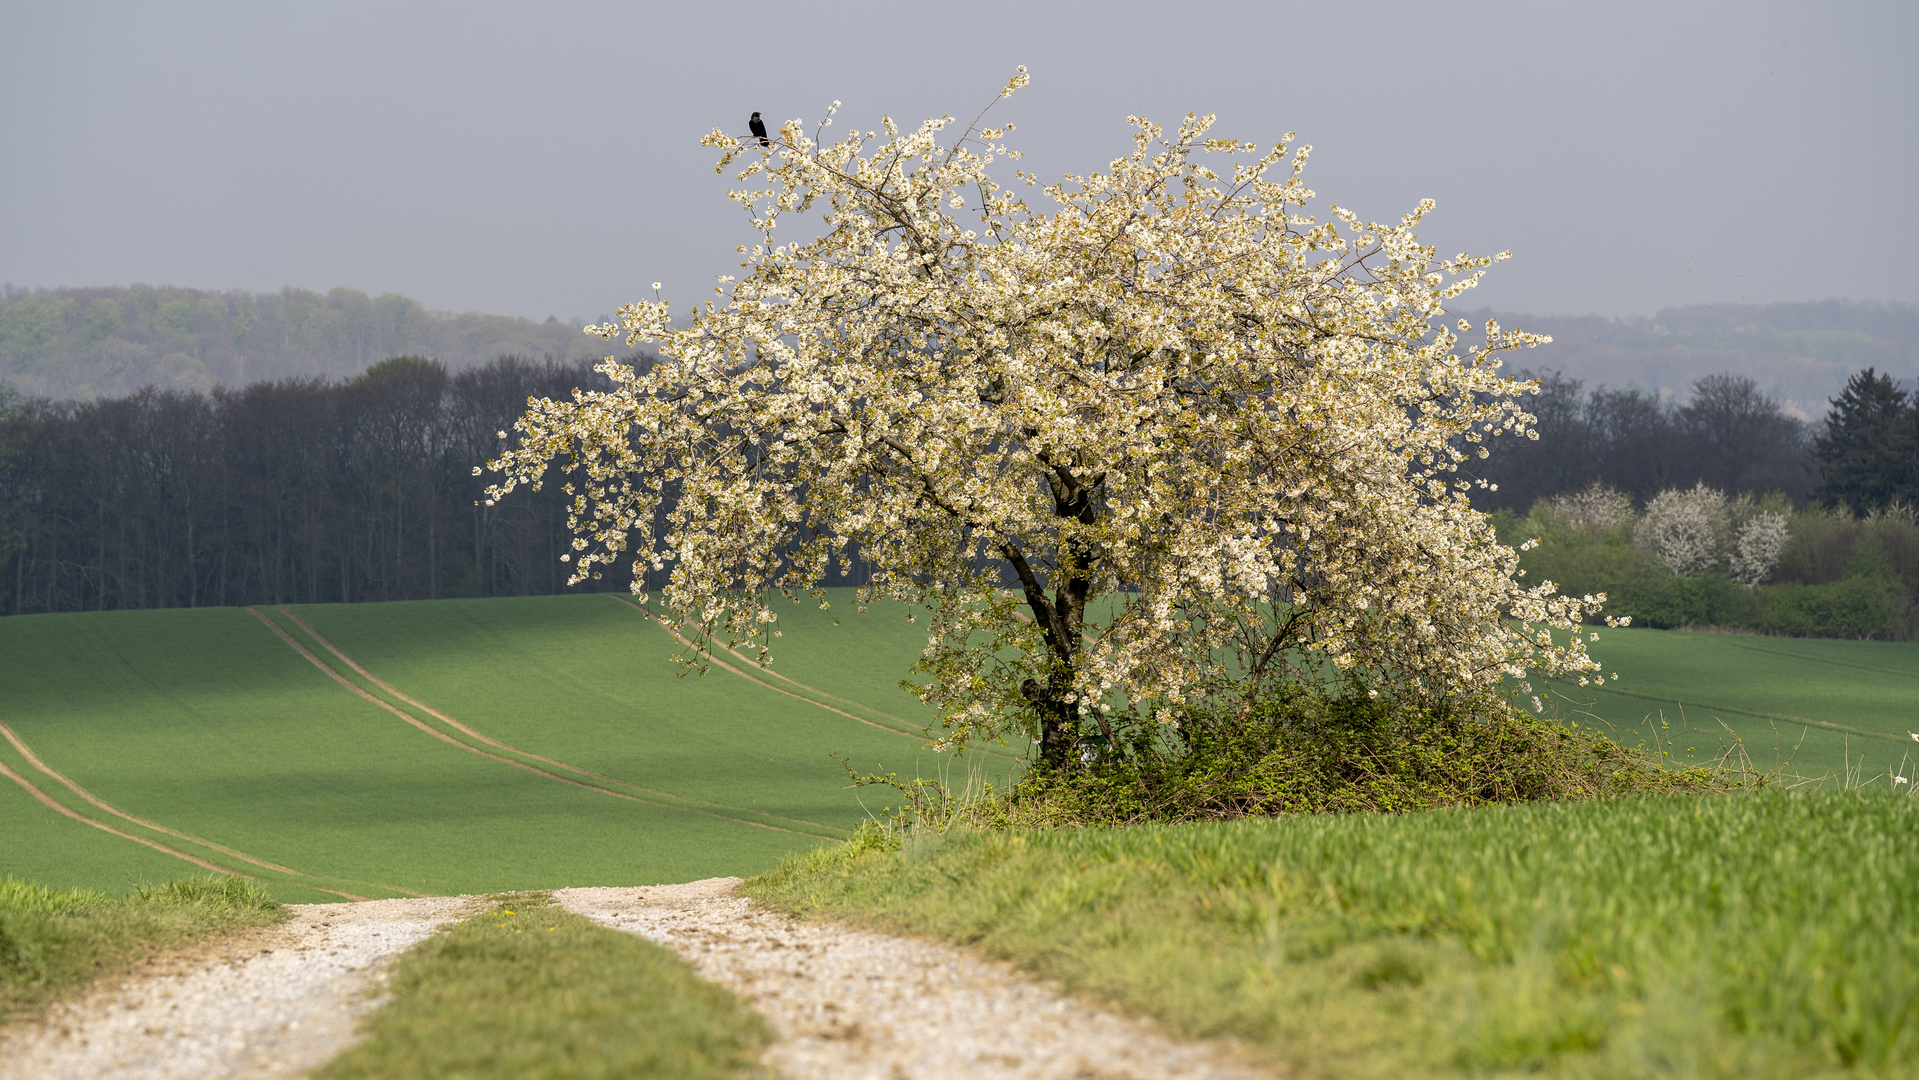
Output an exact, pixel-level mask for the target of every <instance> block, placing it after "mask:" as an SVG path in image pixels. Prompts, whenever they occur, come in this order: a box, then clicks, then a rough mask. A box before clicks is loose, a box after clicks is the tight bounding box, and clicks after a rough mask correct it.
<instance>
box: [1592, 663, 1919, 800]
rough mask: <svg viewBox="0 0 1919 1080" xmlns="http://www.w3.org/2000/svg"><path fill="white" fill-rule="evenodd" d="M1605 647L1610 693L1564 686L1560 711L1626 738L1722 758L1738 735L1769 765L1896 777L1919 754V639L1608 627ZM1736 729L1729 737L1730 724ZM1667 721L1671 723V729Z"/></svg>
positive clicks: (1812, 772) (1807, 772)
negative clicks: (1917, 734)
mask: <svg viewBox="0 0 1919 1080" xmlns="http://www.w3.org/2000/svg"><path fill="white" fill-rule="evenodd" d="M1599 635H1600V640H1599V641H1598V642H1597V643H1596V644H1594V645H1593V646H1592V647H1591V648H1592V653H1593V656H1594V657H1596V658H1597V659H1598V660H1599V661H1600V662H1601V663H1603V664H1604V665H1605V666H1606V669H1607V670H1608V671H1617V672H1619V673H1620V676H1619V681H1617V682H1607V683H1606V684H1605V687H1604V688H1603V689H1601V690H1599V691H1598V692H1596V693H1595V692H1592V691H1590V690H1582V689H1581V688H1579V687H1577V686H1572V685H1568V684H1557V685H1556V686H1555V688H1554V689H1555V691H1556V694H1555V696H1556V702H1555V704H1556V705H1557V707H1558V708H1559V709H1560V711H1561V712H1562V713H1563V714H1565V715H1567V716H1570V717H1572V718H1573V719H1580V720H1585V719H1586V716H1583V715H1581V714H1582V713H1585V714H1590V715H1591V716H1594V717H1597V718H1599V719H1601V720H1603V721H1605V723H1606V726H1604V727H1602V728H1601V730H1603V731H1606V733H1607V734H1609V735H1612V736H1613V737H1614V738H1615V739H1618V740H1619V741H1621V742H1626V743H1629V744H1631V743H1636V742H1639V741H1640V740H1642V739H1643V740H1646V741H1648V742H1653V741H1657V742H1659V743H1660V745H1661V746H1662V747H1663V746H1664V745H1665V743H1666V741H1667V740H1668V739H1671V740H1672V749H1673V751H1674V754H1675V756H1676V757H1679V758H1682V759H1683V758H1684V757H1686V756H1687V753H1688V751H1689V750H1690V751H1692V752H1693V754H1694V756H1696V757H1710V756H1716V755H1717V754H1718V753H1720V752H1721V749H1722V747H1723V746H1726V745H1730V743H1731V739H1732V738H1733V737H1735V736H1736V737H1738V738H1739V739H1741V740H1742V743H1743V746H1744V748H1745V751H1746V753H1747V754H1748V755H1749V756H1750V757H1751V758H1752V760H1753V762H1754V764H1755V765H1757V766H1759V767H1760V768H1762V769H1772V768H1776V767H1779V766H1782V765H1783V766H1784V767H1785V768H1786V770H1787V771H1789V772H1792V773H1796V774H1799V775H1801V776H1823V775H1832V776H1835V777H1839V778H1844V777H1845V775H1846V774H1847V772H1848V771H1849V770H1851V771H1854V772H1855V773H1856V774H1857V775H1858V779H1860V780H1862V781H1863V780H1865V779H1868V778H1870V777H1873V776H1877V777H1878V778H1879V779H1878V780H1877V783H1878V784H1879V785H1880V786H1881V787H1884V786H1885V785H1886V784H1888V783H1889V778H1888V776H1887V774H1888V773H1892V774H1898V773H1900V772H1904V774H1905V775H1907V776H1911V775H1912V773H1911V772H1910V771H1909V769H1901V768H1900V766H1901V764H1902V763H1909V762H1910V761H1911V760H1914V759H1919V743H1915V742H1914V741H1913V740H1912V737H1911V735H1910V732H1913V731H1919V642H1876V641H1834V640H1826V639H1814V638H1779V637H1759V636H1753V635H1734V634H1700V633H1686V632H1681V631H1676V630H1640V629H1626V630H1601V631H1599ZM1722 722H1723V723H1724V724H1725V725H1726V727H1729V728H1731V729H1732V734H1731V735H1728V734H1727V733H1726V731H1725V729H1723V728H1721V726H1720V724H1721V723H1722ZM1662 723H1663V724H1664V725H1668V727H1665V728H1662V726H1661V725H1662Z"/></svg>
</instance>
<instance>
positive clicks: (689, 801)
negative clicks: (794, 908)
mask: <svg viewBox="0 0 1919 1080" xmlns="http://www.w3.org/2000/svg"><path fill="white" fill-rule="evenodd" d="M274 610H275V611H278V612H279V613H280V614H282V615H285V616H286V617H287V618H288V619H290V620H292V622H293V623H294V625H296V626H298V627H299V628H300V629H301V630H302V631H303V632H305V633H306V635H307V636H308V637H311V638H312V639H313V640H314V641H317V642H319V643H320V647H321V648H324V649H325V650H326V651H328V652H330V653H332V654H333V655H334V656H336V657H338V658H339V659H340V662H341V663H343V664H345V665H346V666H348V667H350V668H352V669H353V670H354V671H355V672H358V673H359V675H360V677H361V678H363V679H365V680H366V681H368V682H370V683H372V684H373V685H375V686H377V687H379V688H380V689H382V690H384V691H386V692H387V693H389V694H392V695H393V696H394V697H396V698H399V699H400V700H401V701H404V702H406V703H407V704H408V705H411V706H413V707H414V708H416V709H419V710H420V711H421V712H424V713H426V714H427V715H428V716H431V717H433V718H434V719H436V720H439V721H440V722H441V723H444V724H446V725H447V726H448V727H450V728H453V729H454V730H456V731H459V732H462V733H464V734H466V735H468V736H470V737H472V738H474V739H477V740H479V741H480V742H483V743H485V744H486V745H488V746H491V747H493V748H494V749H496V750H504V751H506V752H507V753H509V754H518V755H519V756H521V757H524V758H531V759H533V760H534V761H538V762H542V763H544V764H547V765H551V766H553V767H554V768H556V769H563V770H565V771H567V772H570V773H573V774H574V775H576V776H584V777H586V778H588V779H590V780H598V781H601V782H602V783H607V784H618V785H619V786H621V787H626V788H632V789H633V790H634V791H642V792H645V793H646V794H648V795H651V796H654V797H655V798H659V799H664V800H666V801H668V802H670V803H672V804H674V805H675V806H679V807H682V808H684V809H689V810H700V809H702V808H704V809H709V810H732V811H735V812H738V811H739V810H740V808H739V807H737V806H728V805H726V804H725V803H716V802H712V801H710V800H706V799H695V798H692V797H691V796H687V795H679V794H676V793H674V792H671V791H663V790H661V789H659V788H653V787H648V786H646V785H645V784H636V783H633V782H632V781H630V780H621V779H620V778H618V777H616V776H606V775H603V774H601V773H596V772H594V771H592V770H591V769H583V768H581V767H579V766H578V765H574V764H571V763H569V762H565V761H560V760H559V759H557V758H550V757H544V756H542V755H540V754H536V753H534V752H533V751H531V750H522V749H520V748H519V747H517V746H513V745H511V744H508V743H503V742H501V741H499V740H498V739H495V738H492V737H490V736H488V735H486V734H484V733H482V732H480V731H476V730H475V729H473V728H472V727H469V726H468V725H466V724H463V723H461V722H460V721H458V720H455V719H454V718H453V717H451V716H448V715H447V714H445V713H443V712H441V711H440V710H438V709H435V708H434V707H433V706H431V705H428V704H427V703H426V702H424V701H421V700H419V699H418V698H414V697H409V696H408V695H407V694H405V693H404V692H402V691H401V690H400V688H399V687H397V686H394V685H393V684H392V683H389V682H387V681H385V680H384V679H381V678H380V677H379V676H378V675H375V674H373V673H372V672H371V671H368V670H367V669H366V668H365V667H363V666H361V664H360V662H359V661H357V660H355V659H353V657H351V656H348V655H347V654H346V653H345V652H344V651H343V650H342V649H341V648H340V647H339V646H338V645H335V644H334V643H333V642H331V641H329V640H328V639H327V638H326V636H325V635H323V634H321V633H320V632H319V631H318V630H315V629H314V628H313V626H312V624H310V623H308V622H307V621H306V620H305V619H302V618H300V616H299V615H298V614H296V613H294V612H293V611H290V610H288V609H287V608H285V607H276V608H274ZM765 816H767V817H774V818H779V819H780V820H782V821H791V822H797V823H798V824H801V825H810V826H812V827H813V828H815V829H819V830H821V831H822V832H826V833H831V832H834V831H835V830H834V829H833V827H832V826H830V825H825V824H822V823H821V822H818V821H808V820H807V819H805V818H795V817H787V816H785V815H783V814H767V815H765Z"/></svg>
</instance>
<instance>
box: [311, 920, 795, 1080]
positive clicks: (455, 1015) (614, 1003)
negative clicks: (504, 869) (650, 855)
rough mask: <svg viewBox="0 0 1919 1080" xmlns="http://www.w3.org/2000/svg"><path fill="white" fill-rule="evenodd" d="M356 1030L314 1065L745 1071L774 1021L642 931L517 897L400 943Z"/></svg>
mask: <svg viewBox="0 0 1919 1080" xmlns="http://www.w3.org/2000/svg"><path fill="white" fill-rule="evenodd" d="M387 989H388V990H389V991H390V992H391V993H392V995H393V1001H392V1002H391V1003H390V1004H388V1005H387V1006H385V1007H384V1008H382V1009H381V1010H380V1011H379V1012H377V1013H375V1014H374V1015H373V1016H372V1017H371V1018H370V1019H369V1020H368V1021H367V1023H366V1025H365V1027H366V1030H367V1032H368V1037H367V1039H366V1041H364V1042H362V1043H360V1044H359V1045H358V1046H356V1047H354V1048H353V1049H352V1050H349V1051H347V1052H346V1053H345V1054H343V1055H341V1056H340V1057H339V1058H336V1059H335V1060H334V1061H332V1062H331V1063H329V1064H328V1065H327V1066H326V1067H325V1068H323V1069H320V1070H318V1071H317V1072H316V1073H315V1074H314V1075H315V1076H317V1077H320V1078H322V1080H347V1078H354V1080H360V1078H382V1080H384V1078H394V1080H399V1078H409V1080H411V1078H428V1077H461V1078H479V1077H501V1078H513V1080H518V1078H522V1077H525V1078H542V1080H562V1078H565V1080H571V1078H589V1077H594V1078H597V1077H606V1078H612V1077H622V1078H624V1077H662V1078H666V1077H671V1078H682V1077H683V1078H686V1080H704V1078H709V1077H711V1078H720V1077H736V1076H745V1075H751V1071H752V1069H753V1067H754V1063H755V1061H756V1060H757V1059H758V1056H759V1051H760V1050H761V1048H762V1047H764V1046H765V1045H766V1044H767V1043H768V1042H769V1041H771V1039H772V1032H771V1030H770V1029H769V1028H768V1027H767V1026H766V1024H765V1022H764V1021H763V1020H761V1019H760V1018H759V1016H757V1015H756V1014H754V1013H752V1012H750V1011H748V1010H747V1009H746V1008H745V1007H744V1006H742V1005H740V1004H739V1003H738V1002H737V1001H735V1000H734V998H733V996H732V995H731V994H729V993H727V992H726V991H725V990H722V989H720V988H719V987H717V986H714V985H713V984H711V983H708V982H705V981H703V980H701V979H700V978H699V977H698V976H696V975H694V974H693V971H692V969H691V968H689V967H687V966H686V964H685V963H684V962H682V961H681V960H680V959H679V958H678V957H676V956H674V955H673V954H672V953H670V952H668V951H667V950H666V949H664V948H661V947H660V946H658V945H655V944H653V943H652V942H649V941H643V940H641V939H639V938H637V937H634V936H632V935H630V934H622V933H619V932H617V931H613V930H607V929H604V928H602V927H598V926H595V925H594V924H592V923H591V922H588V921H587V920H585V919H583V918H581V917H579V916H577V915H573V914H570V913H568V912H565V911H561V910H560V909H559V908H556V907H551V906H548V904H547V900H546V897H545V896H544V895H540V894H534V895H529V896H523V897H516V898H512V899H509V900H507V901H506V902H504V903H502V904H500V906H499V907H497V908H496V909H494V910H493V911H491V912H488V913H487V914H485V915H480V916H475V917H473V918H471V919H467V920H465V921H464V922H463V923H461V924H460V925H458V926H456V927H454V928H453V929H451V930H449V931H447V932H445V933H442V934H440V935H438V936H437V937H434V938H431V939H429V940H428V941H426V942H425V943H423V944H421V945H419V946H418V947H416V948H415V949H414V950H413V951H412V952H410V953H408V954H407V955H406V956H405V957H404V958H402V959H401V960H400V962H399V963H398V964H397V965H396V967H395V969H394V972H393V978H392V980H391V982H390V983H389V984H388V987H387Z"/></svg>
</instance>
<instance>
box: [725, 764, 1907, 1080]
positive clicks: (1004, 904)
mask: <svg viewBox="0 0 1919 1080" xmlns="http://www.w3.org/2000/svg"><path fill="white" fill-rule="evenodd" d="M1915 841H1919V801H1915V800H1914V799H1912V798H1908V797H1899V796H1892V795H1887V794H1885V793H1874V792H1864V791H1851V792H1840V793H1833V794H1808V793H1801V792H1791V791H1782V790H1768V791H1758V792H1751V793H1742V794H1734V795H1721V796H1695V797H1678V798H1643V799H1615V800H1592V801H1586V802H1577V803H1567V802H1558V803H1536V804H1531V805H1524V806H1488V807H1479V808H1474V809H1464V810H1462V809H1453V810H1441V811H1433V812H1427V813H1416V814H1340V815H1330V814H1328V815H1313V816H1306V815H1295V816H1287V817H1280V818H1249V819H1241V820H1236V821H1226V822H1198V823H1190V824H1183V825H1140V826H1134V827H1130V828H1123V829H1059V830H1050V831H1027V830H981V829H972V828H966V827H955V828H951V829H948V830H946V831H939V830H934V829H930V828H925V827H920V828H906V827H902V828H899V829H896V830H894V831H893V832H891V833H887V832H886V831H884V830H881V829H879V828H873V829H869V830H868V831H867V832H866V833H865V834H863V835H862V836H860V837H856V838H855V839H854V840H853V841H851V842H848V843H846V844H842V845H839V846H836V847H832V848H825V849H821V850H818V851H815V852H811V853H808V854H805V855H800V856H795V857H792V858H789V859H788V860H786V861H785V862H784V863H782V864H781V865H780V866H779V867H777V868H776V869H774V870H773V871H770V872H768V873H766V874H764V875H761V876H760V877H757V878H754V879H752V880H750V881H749V882H747V884H746V886H745V891H746V892H747V894H748V895H751V896H752V897H754V898H755V899H756V900H758V901H760V902H762V903H765V904H768V905H770V906H772V907H774V908H777V909H780V910H783V911H787V912H790V913H793V914H795V915H799V916H803V917H811V918H841V919H848V920H851V921H854V922H856V923H859V924H862V925H867V926H871V927H874V928H878V929H884V930H888V931H893V932H904V933H911V934H924V935H931V936H937V937H942V938H946V939H948V940H952V941H955V942H960V943H965V944H969V945H973V946H977V947H978V948H980V949H982V950H984V951H985V952H986V953H988V954H990V955H991V956H994V957H999V958H1006V959H1011V960H1013V961H1015V962H1016V963H1018V964H1019V965H1020V966H1021V967H1023V968H1025V969H1026V970H1028V971H1030V972H1032V973H1034V974H1036V975H1039V976H1042V977H1046V978H1053V979H1058V980H1060V981H1061V982H1062V983H1063V984H1064V985H1065V986H1066V987H1067V988H1068V990H1069V991H1071V992H1073V993H1076V994H1079V995H1082V996H1085V997H1088V998H1091V999H1094V1000H1097V1001H1104V1002H1108V1003H1113V1004H1116V1005H1118V1006H1120V1007H1123V1008H1126V1009H1130V1010H1133V1011H1137V1012H1141V1013H1145V1014H1149V1015H1152V1016H1156V1017H1158V1018H1159V1019H1161V1020H1162V1021H1164V1022H1165V1023H1167V1024H1168V1025H1169V1026H1171V1027H1172V1028H1173V1029H1174V1030H1176V1031H1179V1032H1182V1033H1184V1034H1186V1035H1188V1036H1195V1037H1230V1038H1234V1039H1238V1040H1241V1042H1242V1045H1243V1046H1244V1048H1245V1049H1246V1050H1247V1051H1248V1052H1249V1053H1251V1054H1253V1055H1254V1056H1256V1057H1258V1058H1261V1059H1263V1060H1266V1061H1268V1062H1271V1063H1274V1064H1278V1065H1281V1066H1283V1067H1286V1068H1288V1069H1290V1070H1291V1071H1292V1075H1297V1076H1302V1077H1320V1076H1339V1077H1404V1076H1546V1077H1577V1078H1588V1077H1590V1078H1621V1080H1624V1078H1629V1077H1630V1078H1645V1077H1675V1078H1682V1077H1683V1078H1707V1077H1710V1078H1728V1080H1730V1078H1734V1077H1739V1078H1761V1080H1766V1078H1775V1077H1776V1078H1784V1077H1807V1076H1859V1077H1907V1076H1915V1075H1919V892H1916V891H1915V890H1914V888H1913V882H1915V881H1919V843H1916V842H1915Z"/></svg>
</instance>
